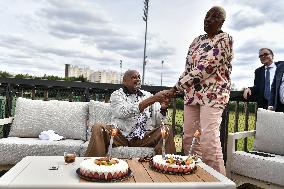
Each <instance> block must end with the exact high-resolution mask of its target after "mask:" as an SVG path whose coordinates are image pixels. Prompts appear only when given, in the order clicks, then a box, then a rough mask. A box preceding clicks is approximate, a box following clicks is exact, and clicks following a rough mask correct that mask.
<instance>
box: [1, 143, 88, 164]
mask: <svg viewBox="0 0 284 189" xmlns="http://www.w3.org/2000/svg"><path fill="white" fill-rule="evenodd" d="M83 143H84V141H82V140H73V139H66V140H61V141H48V140H39V139H38V138H19V137H8V138H2V139H0V146H1V148H0V164H2V165H4V164H5V165H6V164H16V163H18V162H19V161H21V160H22V158H24V157H26V156H62V162H63V161H64V159H63V154H64V152H75V153H76V154H77V155H79V154H80V145H81V144H83Z"/></svg>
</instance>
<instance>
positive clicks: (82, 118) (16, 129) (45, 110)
mask: <svg viewBox="0 0 284 189" xmlns="http://www.w3.org/2000/svg"><path fill="white" fill-rule="evenodd" d="M87 117H88V102H67V101H57V100H51V101H42V100H31V99H25V98H21V97H20V98H18V99H17V101H16V109H15V119H14V121H13V123H12V126H11V131H10V133H9V136H14V137H33V138H34V137H38V136H39V134H40V133H41V132H42V131H45V130H54V131H55V132H56V133H57V134H59V135H61V136H63V137H65V138H67V139H81V140H86V133H87Z"/></svg>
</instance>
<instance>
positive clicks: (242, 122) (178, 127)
mask: <svg viewBox="0 0 284 189" xmlns="http://www.w3.org/2000/svg"><path fill="white" fill-rule="evenodd" d="M168 115H169V116H168V119H167V123H168V124H171V123H172V110H171V109H169V114H168ZM248 124H249V129H248V130H253V129H254V125H255V115H254V114H250V115H249V120H248ZM234 125H235V113H234V112H230V114H229V128H228V130H229V133H233V132H234ZM182 126H183V110H177V112H176V136H175V143H176V147H177V151H178V152H180V151H181V148H182V146H181V145H182V138H181V136H182V130H183V128H182ZM244 126H245V115H244V113H241V112H240V114H239V119H238V129H239V130H238V131H244ZM253 140H254V139H253V137H250V138H248V150H252V149H253ZM243 143H244V140H243V139H241V140H238V147H237V149H238V150H242V149H243Z"/></svg>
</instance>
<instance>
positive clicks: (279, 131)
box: [254, 109, 284, 155]
mask: <svg viewBox="0 0 284 189" xmlns="http://www.w3.org/2000/svg"><path fill="white" fill-rule="evenodd" d="M283 125H284V113H282V112H274V111H269V110H264V109H258V111H257V122H256V134H255V141H254V149H255V150H256V151H262V152H269V153H273V154H280V155H284V140H283V139H284V126H283Z"/></svg>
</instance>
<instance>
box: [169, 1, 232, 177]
mask: <svg viewBox="0 0 284 189" xmlns="http://www.w3.org/2000/svg"><path fill="white" fill-rule="evenodd" d="M225 18H226V13H225V10H224V9H223V8H222V7H219V6H214V7H212V8H211V9H210V10H209V11H208V12H207V14H206V17H205V19H204V31H205V32H206V34H204V35H200V36H198V37H197V38H195V39H194V40H193V42H192V43H191V45H190V47H189V51H188V54H187V58H186V65H185V71H184V72H183V74H182V75H181V76H180V78H179V80H178V82H177V83H176V85H175V86H174V87H173V88H172V89H171V90H170V91H167V93H168V95H174V94H175V93H176V92H178V91H184V93H185V98H184V129H183V130H184V135H183V149H184V151H185V154H188V150H189V149H190V146H191V142H192V138H193V135H194V132H195V131H196V130H197V129H199V130H200V131H201V136H200V141H198V144H197V143H196V144H195V146H194V148H193V151H192V152H193V154H198V155H199V156H201V157H202V161H203V162H204V163H206V164H207V165H209V166H211V167H212V168H214V169H215V170H217V171H218V172H220V173H222V174H223V175H225V174H226V171H225V166H224V160H223V153H222V147H221V142H220V131H219V127H220V124H221V121H222V113H223V110H224V108H225V106H226V104H227V103H228V101H229V97H230V86H231V79H230V74H231V70H232V65H231V60H232V58H233V49H232V45H233V39H232V37H231V36H230V35H229V34H227V33H225V32H223V31H222V30H221V28H222V25H223V23H224V21H225Z"/></svg>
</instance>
